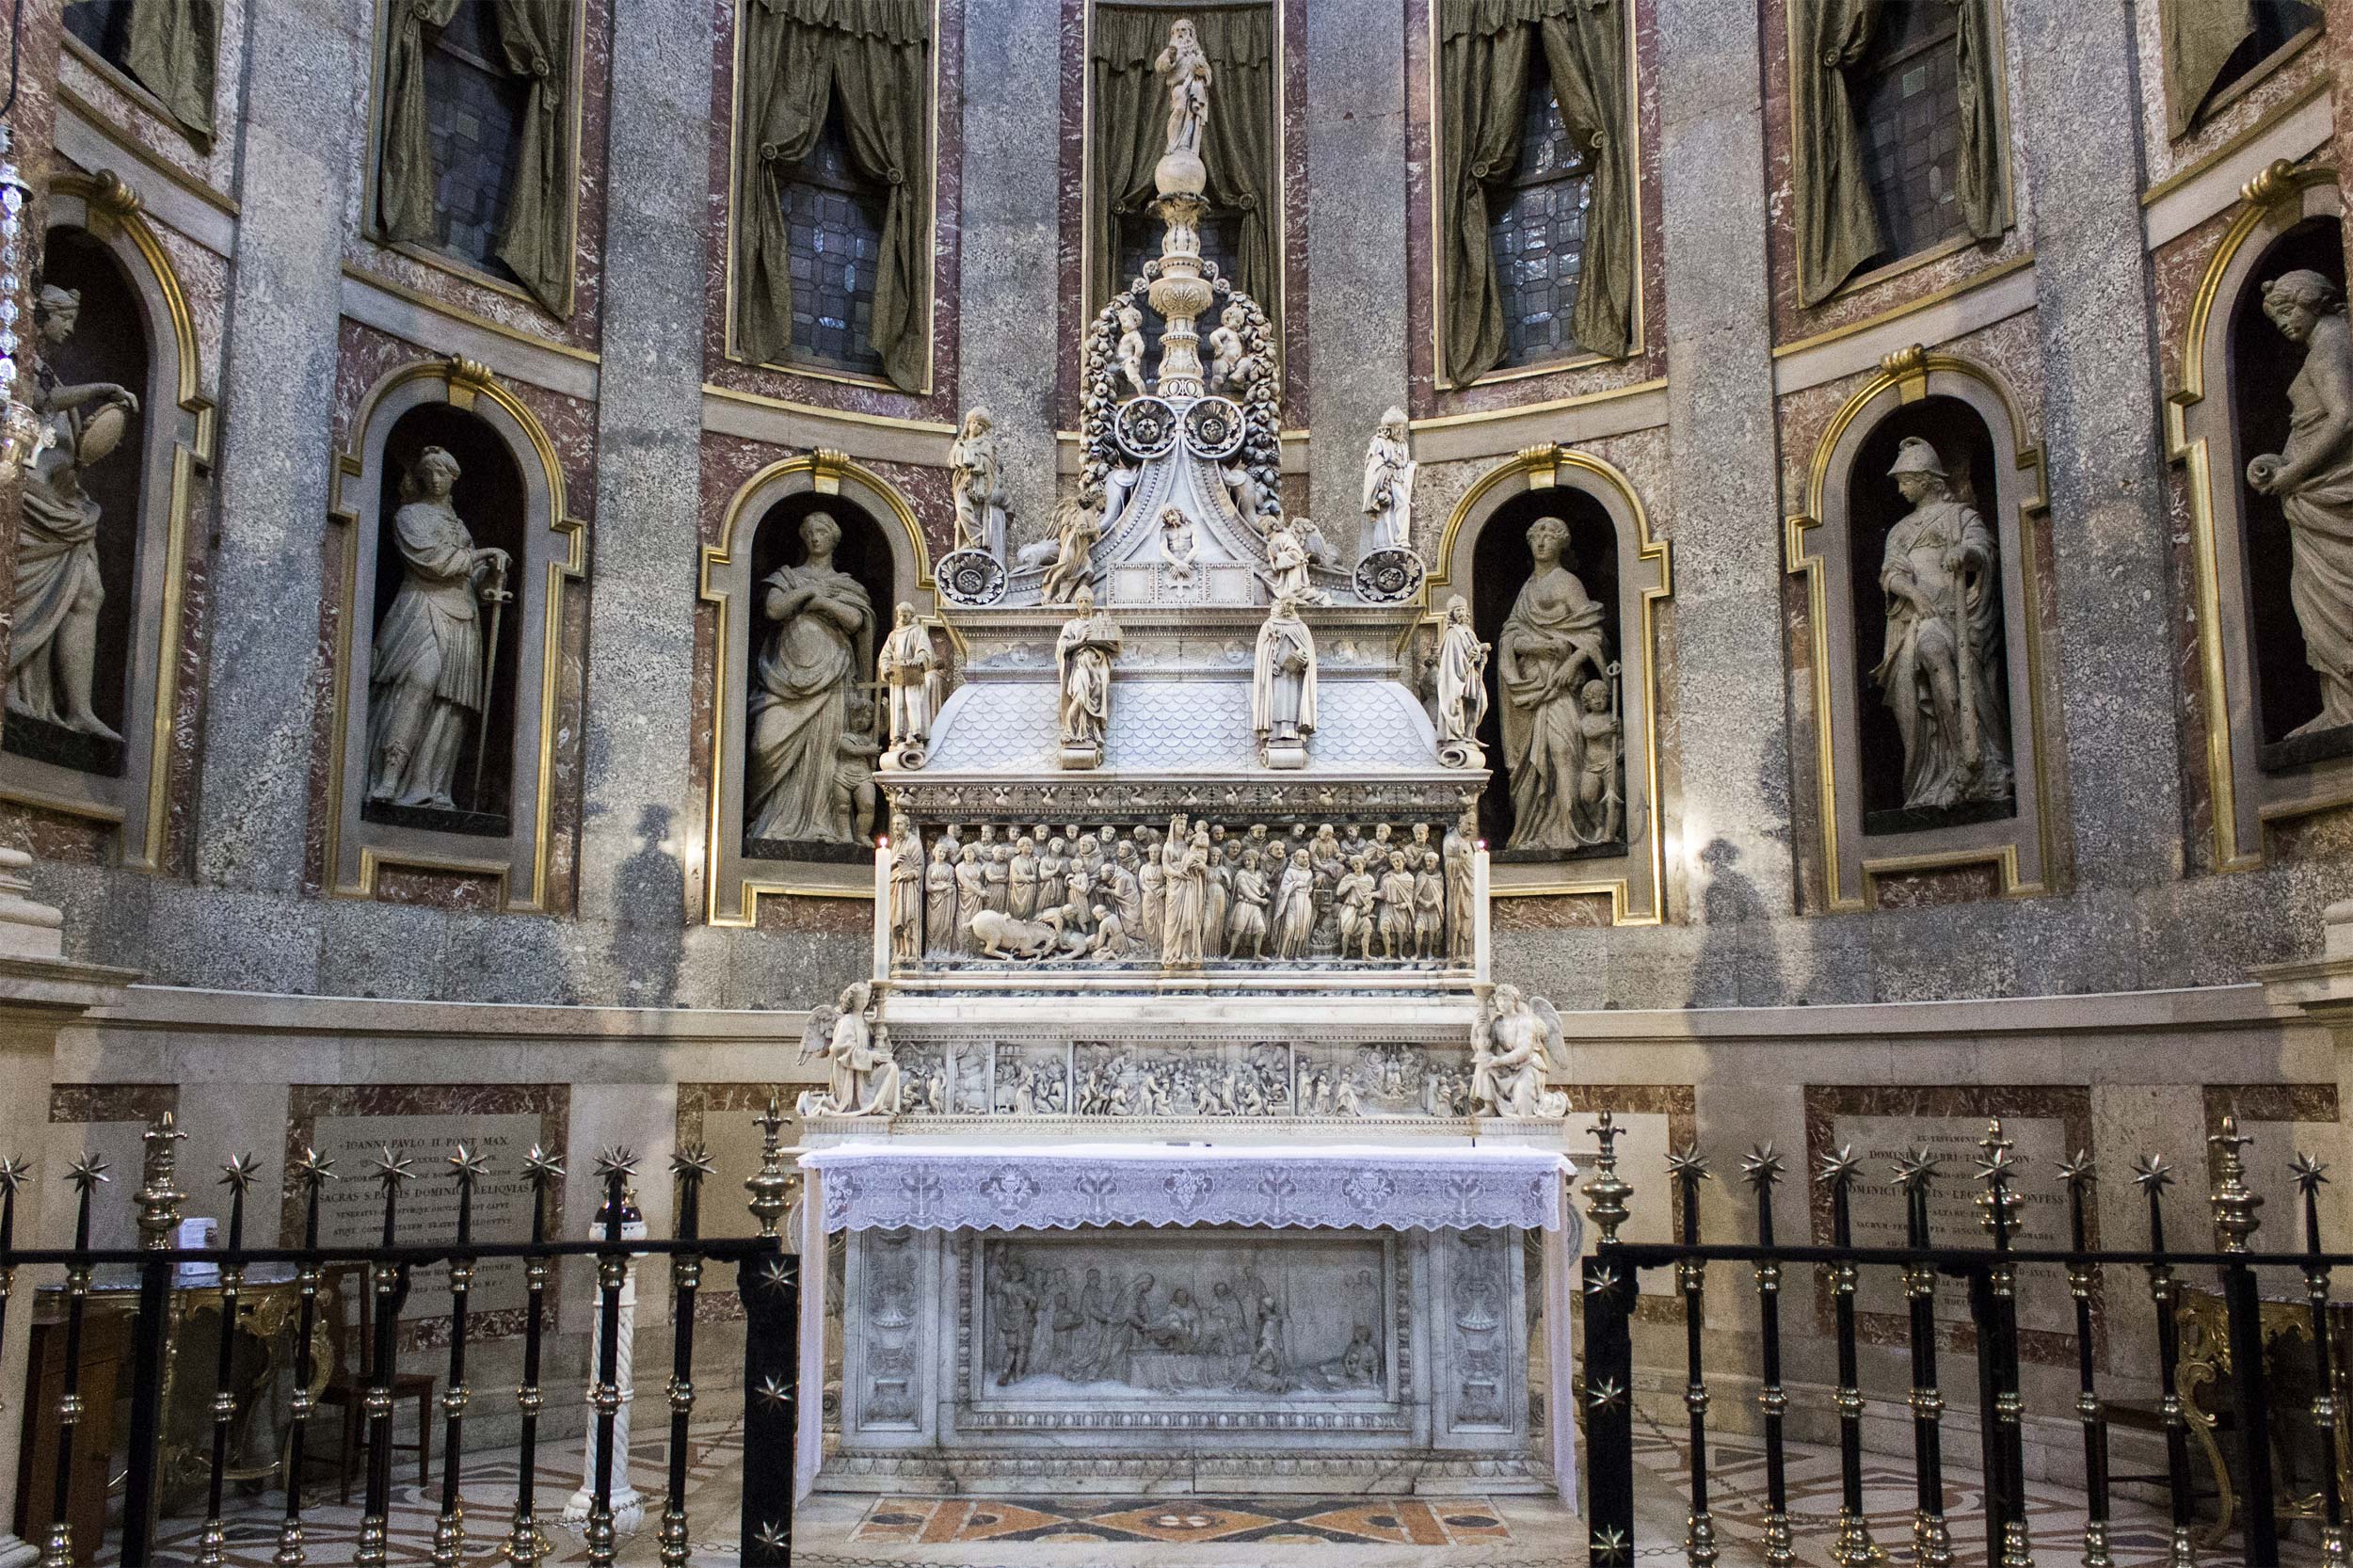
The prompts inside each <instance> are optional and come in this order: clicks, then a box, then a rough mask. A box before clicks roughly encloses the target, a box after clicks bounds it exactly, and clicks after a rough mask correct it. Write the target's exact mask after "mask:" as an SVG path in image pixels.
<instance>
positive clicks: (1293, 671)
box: [1250, 595, 1316, 768]
mask: <svg viewBox="0 0 2353 1568" xmlns="http://www.w3.org/2000/svg"><path fill="white" fill-rule="evenodd" d="M1250 728H1252V730H1254V731H1255V732H1256V733H1257V737H1258V751H1259V754H1260V756H1261V757H1262V758H1264V759H1265V760H1266V765H1267V766H1269V767H1291V768H1296V767H1302V766H1305V763H1306V745H1305V743H1306V739H1307V737H1308V736H1310V735H1312V734H1314V733H1315V732H1316V639H1315V634H1314V633H1313V632H1309V631H1308V630H1307V623H1306V622H1305V621H1304V620H1301V619H1300V618H1299V601H1298V600H1295V599H1292V598H1290V597H1289V596H1288V595H1287V596H1285V597H1283V598H1281V599H1278V600H1275V601H1274V607H1273V609H1272V610H1270V611H1269V612H1268V613H1267V618H1266V620H1265V622H1264V623H1263V624H1262V625H1260V626H1259V628H1258V641H1257V653H1256V657H1255V661H1254V663H1253V664H1252V666H1251V673H1250Z"/></svg>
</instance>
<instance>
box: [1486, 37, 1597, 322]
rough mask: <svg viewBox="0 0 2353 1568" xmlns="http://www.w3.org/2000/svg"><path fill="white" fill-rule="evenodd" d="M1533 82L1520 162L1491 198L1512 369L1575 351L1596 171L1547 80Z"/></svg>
mask: <svg viewBox="0 0 2353 1568" xmlns="http://www.w3.org/2000/svg"><path fill="white" fill-rule="evenodd" d="M1531 78H1532V79H1531V80H1530V82H1529V88H1528V97H1527V101H1526V103H1525V104H1524V106H1523V110H1522V119H1521V122H1520V157H1519V162H1518V163H1517V164H1516V165H1514V166H1513V169H1512V176H1511V178H1510V179H1509V180H1507V181H1505V182H1504V183H1503V184H1501V185H1500V186H1499V187H1497V188H1496V189H1494V190H1492V191H1491V192H1490V193H1489V198H1488V200H1489V210H1490V211H1491V212H1493V213H1494V215H1495V217H1494V221H1493V222H1492V224H1491V225H1490V226H1489V230H1488V242H1489V244H1490V245H1491V246H1492V247H1493V248H1494V251H1495V264H1496V289H1497V293H1498V294H1499V295H1500V296H1502V301H1503V331H1504V350H1503V363H1505V364H1507V365H1532V364H1542V363H1544V362H1545V360H1560V359H1565V358H1567V357H1568V356H1570V355H1573V354H1575V353H1576V352H1577V340H1576V339H1575V338H1573V337H1571V336H1570V335H1569V316H1570V314H1571V312H1574V311H1575V310H1576V308H1577V282H1578V280H1580V278H1581V277H1582V276H1583V273H1584V264H1585V216H1586V208H1587V206H1588V204H1589V203H1590V202H1591V200H1592V197H1593V177H1592V169H1591V166H1589V165H1588V164H1587V163H1586V161H1585V157H1584V154H1583V152H1581V151H1580V150H1579V149H1578V148H1577V146H1576V145H1575V144H1574V143H1573V141H1572V140H1571V138H1570V136H1569V128H1568V126H1567V125H1566V124H1565V123H1564V122H1563V121H1562V120H1561V104H1560V101H1559V100H1558V99H1557V98H1555V97H1554V96H1553V91H1552V83H1551V81H1550V79H1549V78H1548V77H1546V76H1545V74H1544V73H1543V72H1532V73H1531Z"/></svg>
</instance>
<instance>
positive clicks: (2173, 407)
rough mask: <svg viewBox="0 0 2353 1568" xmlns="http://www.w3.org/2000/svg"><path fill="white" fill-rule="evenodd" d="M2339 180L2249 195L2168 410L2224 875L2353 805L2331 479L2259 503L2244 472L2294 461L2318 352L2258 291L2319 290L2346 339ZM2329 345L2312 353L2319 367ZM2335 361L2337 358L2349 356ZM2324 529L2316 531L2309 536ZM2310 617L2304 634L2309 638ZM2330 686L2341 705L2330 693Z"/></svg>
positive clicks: (2311, 171)
mask: <svg viewBox="0 0 2353 1568" xmlns="http://www.w3.org/2000/svg"><path fill="white" fill-rule="evenodd" d="M2341 227H2342V214H2341V208H2340V203H2339V198H2338V191H2337V184H2336V178H2335V174H2334V172H2333V170H2331V169H2329V168H2325V167H2324V168H2302V169H2291V168H2288V167H2287V166H2285V165H2283V164H2275V165H2274V166H2272V168H2269V169H2266V170H2265V172H2264V173H2263V174H2262V175H2260V176H2258V177H2257V178H2256V179H2255V180H2254V181H2253V182H2251V183H2250V184H2249V186H2248V192H2247V200H2246V202H2245V204H2244V205H2243V206H2242V207H2241V208H2240V209H2239V211H2238V213H2237V215H2236V216H2235V217H2234V218H2233V222H2232V224H2231V226H2230V228H2229V229H2228V230H2227V231H2226V232H2224V235H2223V238H2222V241H2221V243H2220V244H2219V246H2217V248H2216V251H2215V255H2214V259H2213V261H2212V262H2211V263H2209V264H2208V266H2207V269H2206V274H2205V276H2204V278H2203V279H2202V280H2201V281H2200V283H2199V287H2198V292H2197V294H2196V295H2195V296H2193V299H2192V303H2191V309H2190V313H2189V317H2188V322H2187V328H2186V331H2185V336H2184V341H2183V344H2182V358H2181V365H2182V373H2181V374H2182V385H2181V388H2180V390H2179V391H2178V392H2175V393H2174V394H2173V397H2172V399H2171V401H2170V403H2169V405H2168V408H2167V420H2168V427H2169V437H2170V444H2171V452H2172V456H2173V458H2174V460H2176V461H2177V462H2179V463H2181V464H2182V465H2183V469H2184V475H2185V483H2186V487H2187V492H2188V501H2189V513H2190V548H2189V557H2190V559H2189V567H2190V581H2191V585H2192V600H2193V604H2194V607H2195V609H2194V615H2193V617H2192V618H2193V622H2194V625H2195V628H2196V636H2197V664H2198V678H2199V679H2198V686H2199V696H2200V707H2201V711H2202V716H2203V719H2204V723H2205V731H2206V744H2205V757H2204V761H2205V775H2206V787H2207V795H2208V801H2209V808H2210V817H2211V821H2212V834H2213V837H2212V840H2211V843H2212V854H2213V857H2214V865H2215V868H2216V869H2217V870H2219V871H2237V870H2244V869H2247V868H2249V867H2253V866H2257V865H2261V864H2262V863H2263V861H2264V858H2265V855H2266V853H2267V847H2266V833H2265V830H2266V828H2267V827H2268V826H2269V825H2270V824H2275V823H2281V822H2284V821H2287V820H2289V819H2292V818H2296V817H2299V816H2304V815H2307V814H2310V813H2312V812H2315V811H2324V810H2329V809H2331V808H2336V807H2341V806H2345V805H2348V804H2353V725H2345V724H2342V723H2339V722H2337V721H2338V719H2340V718H2341V717H2343V715H2344V712H2345V706H2346V705H2345V678H2344V677H2343V676H2339V677H2337V678H2336V680H2334V681H2333V682H2332V681H2331V680H2329V679H2328V678H2327V677H2325V676H2324V674H2323V671H2322V669H2321V668H2316V667H2315V664H2318V665H2321V666H2327V667H2330V668H2333V669H2337V670H2342V669H2344V668H2345V666H2346V664H2347V660H2346V658H2345V654H2346V651H2347V650H2346V649H2345V647H2344V642H2345V638H2344V636H2343V628H2344V627H2345V625H2346V624H2347V623H2348V622H2353V591H2348V588H2347V585H2346V583H2345V571H2344V568H2345V566H2346V565H2348V563H2346V562H2345V561H2343V560H2342V558H2341V552H2343V551H2344V548H2345V547H2344V546H2343V544H2342V543H2341V542H2340V541H2339V540H2338V539H2335V538H2331V537H2329V532H2330V531H2329V526H2328V525H2329V520H2330V514H2331V513H2334V515H2335V516H2336V517H2338V518H2343V517H2344V516H2345V507H2344V505H2343V504H2341V502H2338V501H2337V500H2335V499H2334V498H2333V497H2332V495H2331V493H2330V492H2331V491H2332V490H2335V489H2337V488H2340V487H2339V486H2337V485H2332V484H2331V483H2330V474H2329V472H2328V468H2327V466H2326V465H2324V466H2323V468H2322V470H2321V471H2319V472H2317V473H2314V474H2312V475H2310V476H2309V478H2310V479H2311V480H2312V481H2313V483H2312V484H2310V485H2309V486H2307V485H2296V486H2292V487H2290V488H2289V489H2288V490H2286V491H2275V492H2273V493H2265V492H2263V491H2259V490H2257V489H2256V488H2254V485H2253V484H2252V483H2251V480H2250V475H2249V468H2250V465H2255V464H2257V463H2258V462H2259V461H2264V460H2266V459H2269V458H2273V457H2276V456H2279V455H2280V454H2281V453H2282V452H2284V451H2285V450H2286V449H2287V448H2288V446H2289V424H2290V416H2291V409H2292V408H2293V407H2294V401H2295V397H2296V393H2295V392H2293V391H2292V387H2293V385H2294V383H2295V382H2296V381H2297V377H2298V375H2299V373H2302V372H2305V371H2306V369H2307V364H2308V351H2307V350H2306V349H2304V348H2302V347H2299V346H2298V345H2297V344H2295V343H2292V342H2290V341H2289V340H2288V339H2287V338H2286V337H2285V336H2283V335H2282V334H2281V331H2280V329H2279V328H2277V327H2275V326H2274V325H2273V323H2272V322H2271V321H2270V319H2269V318H2268V317H2267V316H2266V315H2265V310H2264V290H2265V285H2266V284H2270V283H2275V282H2278V281H2279V280H2281V278H2282V277H2284V276H2286V275H2287V274H2289V273H2293V272H2310V273H2317V274H2318V275H2319V276H2320V277H2321V278H2322V279H2323V280H2325V282H2326V283H2327V284H2328V286H2329V289H2330V290H2331V291H2333V293H2334V296H2335V300H2336V303H2335V304H2334V305H2333V306H2332V307H2331V306H2323V307H2322V308H2321V312H2320V313H2322V314H2324V315H2331V316H2334V317H2335V318H2336V320H2335V323H2334V326H2335V328H2336V330H2335V332H2334V334H2333V335H2334V336H2335V337H2336V338H2337V339H2338V340H2339V341H2340V343H2341V339H2342V327H2343V319H2344V318H2343V311H2344V304H2343V300H2344V286H2345V260H2344V255H2345V252H2344V244H2343V239H2342V236H2341ZM2326 336H2328V335H2327V334H2320V335H2315V336H2314V338H2313V340H2312V342H2313V348H2312V350H2311V352H2326V351H2327V349H2326V344H2325V342H2324V339H2325V337H2326ZM2340 352H2341V349H2340ZM2299 521H2300V522H2301V523H2303V524H2313V523H2316V524H2318V525H2319V527H2318V528H2316V529H2315V528H2313V527H2310V526H2299ZM2308 617H2309V618H2310V620H2311V621H2312V623H2313V624H2312V625H2310V626H2308V625H2307V624H2306V622H2307V619H2308ZM2332 684H2333V685H2334V687H2335V691H2334V693H2333V696H2332V694H2331V692H2330V689H2329V688H2330V687H2331V685H2332Z"/></svg>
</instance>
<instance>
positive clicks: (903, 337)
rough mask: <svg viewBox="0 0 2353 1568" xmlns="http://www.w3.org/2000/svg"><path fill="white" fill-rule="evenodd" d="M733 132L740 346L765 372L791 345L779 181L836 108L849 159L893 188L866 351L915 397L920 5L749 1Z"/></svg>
mask: <svg viewBox="0 0 2353 1568" xmlns="http://www.w3.org/2000/svg"><path fill="white" fill-rule="evenodd" d="M743 17H744V20H743V26H744V53H743V79H742V82H741V83H740V85H739V88H738V95H737V96H738V99H739V102H740V104H741V109H740V111H739V122H738V124H737V126H736V132H735V134H736V146H737V147H738V148H739V149H740V150H741V153H740V156H739V157H738V159H737V164H738V168H739V170H740V173H739V177H738V184H737V187H736V192H735V213H736V228H735V341H736V347H737V349H738V351H739V352H741V353H742V354H744V356H745V357H746V358H747V359H750V360H757V361H762V362H773V361H776V360H782V359H784V358H785V356H786V354H787V352H788V351H789V350H790V348H791V345H792V254H791V248H790V245H789V236H788V234H787V233H786V231H785V222H784V184H785V181H786V179H787V177H788V176H789V175H790V173H791V170H792V165H794V164H796V163H798V162H800V160H801V159H803V158H805V157H807V156H808V153H809V152H810V150H811V149H813V148H814V147H815V146H816V145H817V138H818V136H820V135H821V134H822V133H823V131H824V124H825V116H826V113H827V112H828V111H829V110H830V109H831V108H832V107H833V105H834V104H835V103H836V101H837V100H838V101H839V103H840V108H841V125H842V130H843V132H844V133H845V135H846V136H847V138H848V140H849V144H850V161H851V163H852V164H853V165H854V166H855V167H856V169H857V172H858V175H859V177H860V178H861V179H866V180H871V181H872V182H874V183H875V184H878V185H882V186H885V187H887V189H888V193H889V194H888V200H887V202H886V204H885V207H884V210H883V231H882V253H881V257H880V259H879V263H878V265H877V266H876V269H875V273H874V314H873V344H874V349H875V352H876V353H878V354H880V355H881V356H882V361H883V370H884V373H885V374H886V375H888V376H889V377H890V381H891V384H892V385H893V386H897V387H900V388H903V389H904V390H906V391H908V392H914V391H917V390H919V389H920V388H921V386H922V384H923V372H924V369H925V366H926V364H927V362H928V360H929V358H930V348H931V329H930V323H929V322H928V321H926V320H925V319H924V315H923V302H924V297H925V287H924V285H925V283H926V281H927V280H929V278H930V276H931V253H932V245H931V212H930V203H929V200H928V194H927V193H928V192H929V190H930V179H929V170H930V159H931V152H930V142H929V138H930V134H931V126H930V108H931V91H930V81H929V75H930V69H929V67H930V49H931V8H930V6H929V5H928V4H927V3H925V0H750V3H749V4H747V5H745V6H744V11H743Z"/></svg>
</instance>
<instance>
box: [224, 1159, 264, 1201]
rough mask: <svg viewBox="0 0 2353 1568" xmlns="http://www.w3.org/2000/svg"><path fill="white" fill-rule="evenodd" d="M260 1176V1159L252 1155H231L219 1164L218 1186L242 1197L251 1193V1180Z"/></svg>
mask: <svg viewBox="0 0 2353 1568" xmlns="http://www.w3.org/2000/svg"><path fill="white" fill-rule="evenodd" d="M261 1174H262V1161H261V1157H260V1156H258V1155H252V1154H232V1155H231V1156H230V1157H229V1158H228V1159H227V1160H223V1161H222V1162H221V1167H220V1184H221V1185H222V1186H223V1187H226V1188H228V1189H229V1190H230V1191H231V1192H234V1193H235V1194H236V1195H237V1196H238V1197H244V1196H245V1195H246V1194H247V1193H248V1192H251V1191H253V1178H254V1177H256V1176H260V1175H261Z"/></svg>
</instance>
